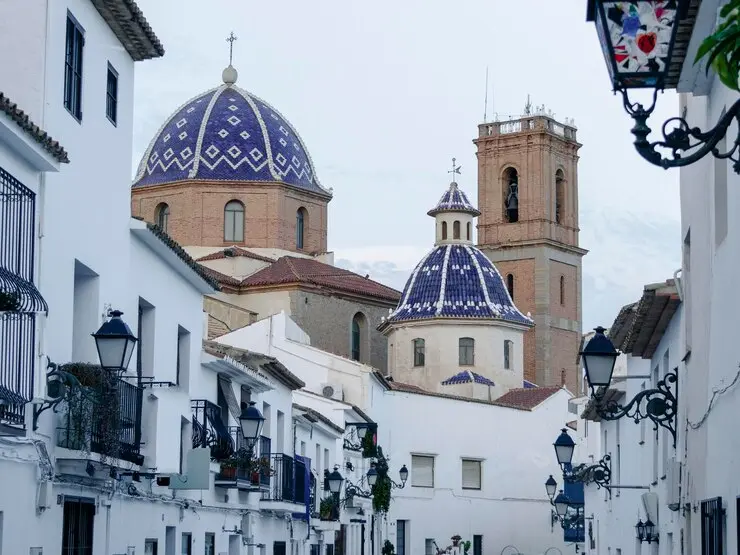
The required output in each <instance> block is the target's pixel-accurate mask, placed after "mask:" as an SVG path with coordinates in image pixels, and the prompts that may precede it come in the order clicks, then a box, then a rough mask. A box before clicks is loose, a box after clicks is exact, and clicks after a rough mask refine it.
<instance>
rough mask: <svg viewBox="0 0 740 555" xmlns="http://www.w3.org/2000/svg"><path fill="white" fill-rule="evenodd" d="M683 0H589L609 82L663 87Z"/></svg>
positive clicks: (615, 85) (644, 86)
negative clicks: (627, 0)
mask: <svg viewBox="0 0 740 555" xmlns="http://www.w3.org/2000/svg"><path fill="white" fill-rule="evenodd" d="M684 1H685V0H632V1H630V2H624V1H617V0H591V3H592V4H591V9H592V10H593V13H592V16H593V18H594V19H595V21H596V32H597V34H598V37H599V42H600V43H601V48H602V51H603V53H604V57H605V58H606V65H607V68H608V70H609V76H610V77H611V80H612V84H613V86H614V88H615V89H617V88H646V87H647V88H663V86H664V83H665V79H666V77H667V75H668V70H669V69H670V63H671V56H672V54H673V45H674V43H675V41H676V30H677V28H678V23H679V19H680V16H679V13H680V11H681V8H682V4H683V2H684Z"/></svg>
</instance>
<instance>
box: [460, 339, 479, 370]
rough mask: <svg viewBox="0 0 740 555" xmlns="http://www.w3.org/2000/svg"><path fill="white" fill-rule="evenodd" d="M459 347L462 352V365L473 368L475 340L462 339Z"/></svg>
mask: <svg viewBox="0 0 740 555" xmlns="http://www.w3.org/2000/svg"><path fill="white" fill-rule="evenodd" d="M458 347H459V351H460V352H459V355H460V356H459V358H460V365H461V366H473V364H475V339H473V338H472V337H461V338H460V341H459V342H458Z"/></svg>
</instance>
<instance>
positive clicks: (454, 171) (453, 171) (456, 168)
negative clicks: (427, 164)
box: [447, 158, 462, 181]
mask: <svg viewBox="0 0 740 555" xmlns="http://www.w3.org/2000/svg"><path fill="white" fill-rule="evenodd" d="M455 162H457V158H453V159H452V169H451V170H447V173H451V174H452V181H455V174H457V175H460V168H461V167H462V166H457V165H455Z"/></svg>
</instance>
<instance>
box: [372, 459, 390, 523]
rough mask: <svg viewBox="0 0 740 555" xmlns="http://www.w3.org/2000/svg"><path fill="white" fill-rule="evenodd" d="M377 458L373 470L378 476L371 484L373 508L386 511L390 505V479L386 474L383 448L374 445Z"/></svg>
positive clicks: (378, 511) (381, 511) (386, 466)
mask: <svg viewBox="0 0 740 555" xmlns="http://www.w3.org/2000/svg"><path fill="white" fill-rule="evenodd" d="M376 451H377V459H376V462H375V470H376V471H377V472H378V478H377V480H376V481H375V485H373V489H372V494H373V510H374V511H375V512H376V513H387V512H388V509H390V506H391V489H392V484H391V479H390V477H389V476H388V461H387V460H386V458H385V456H383V449H382V447H380V446H377V447H376Z"/></svg>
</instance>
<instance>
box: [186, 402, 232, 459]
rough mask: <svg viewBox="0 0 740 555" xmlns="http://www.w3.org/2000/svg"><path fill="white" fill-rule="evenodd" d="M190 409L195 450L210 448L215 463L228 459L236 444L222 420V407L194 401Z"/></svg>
mask: <svg viewBox="0 0 740 555" xmlns="http://www.w3.org/2000/svg"><path fill="white" fill-rule="evenodd" d="M190 408H191V410H192V411H193V448H199V447H209V448H210V449H211V459H213V460H214V461H222V460H225V459H228V458H229V457H230V456H231V455H232V454H233V453H234V450H235V447H236V443H235V442H234V438H233V437H232V436H231V434H230V433H229V429H228V428H227V427H226V425H225V424H224V422H223V420H222V419H221V407H219V406H218V405H217V404H216V403H213V402H211V401H208V400H207V399H193V400H192V401H191V402H190Z"/></svg>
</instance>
